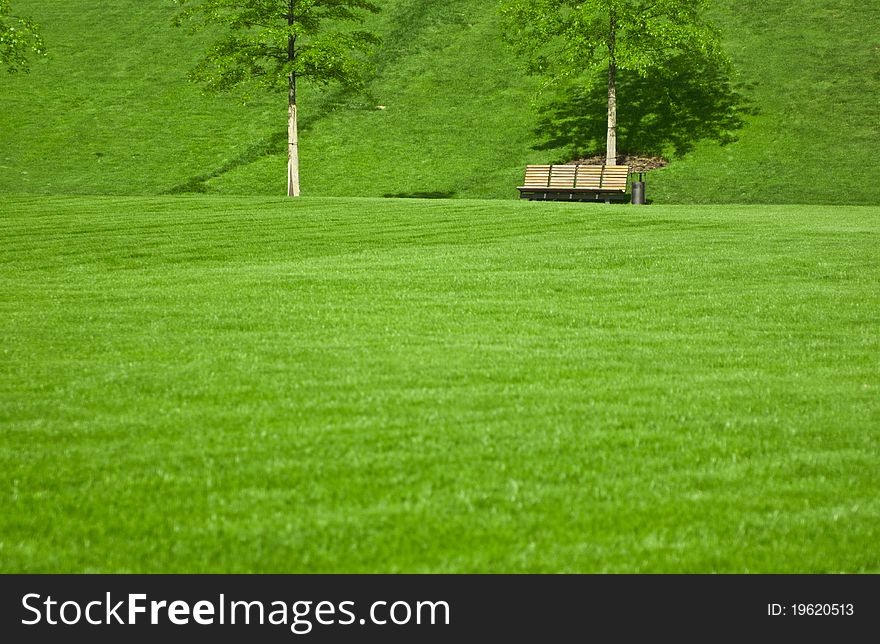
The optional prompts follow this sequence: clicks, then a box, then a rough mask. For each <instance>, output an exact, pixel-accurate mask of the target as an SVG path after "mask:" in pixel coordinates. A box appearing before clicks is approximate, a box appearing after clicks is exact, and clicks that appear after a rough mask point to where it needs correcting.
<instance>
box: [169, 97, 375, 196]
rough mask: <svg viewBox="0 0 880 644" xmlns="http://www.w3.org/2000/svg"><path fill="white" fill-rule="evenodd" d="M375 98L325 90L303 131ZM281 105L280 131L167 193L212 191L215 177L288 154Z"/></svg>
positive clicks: (281, 105)
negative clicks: (263, 158) (266, 158)
mask: <svg viewBox="0 0 880 644" xmlns="http://www.w3.org/2000/svg"><path fill="white" fill-rule="evenodd" d="M375 103H376V100H375V98H374V97H373V96H372V95H371V94H370V93H369V92H367V91H358V90H350V89H346V88H335V89H334V90H331V91H329V92H325V93H324V94H323V95H322V96H321V98H320V100H318V101H316V102H315V105H314V106H312V110H311V112H309V113H308V114H306V115H305V116H300V119H299V123H298V124H297V125H298V130H299V134H300V135H303V134H308V133H309V132H311V130H312V129H313V128H314V127H315V125H317V123H318V122H319V121H321V119H323V118H325V117H326V116H329V115H330V114H333V113H334V112H338V111H341V110H346V109H347V110H365V109H375V107H374V106H375ZM278 105H279V108H278V115H279V116H278V119H279V121H278V122H279V124H280V125H281V126H282V127H281V129H279V130H278V131H276V132H274V133H272V134H270V135H269V136H267V137H265V138H263V139H262V140H260V141H257V142H256V143H254V144H252V145H250V146H248V147H247V148H245V149H244V151H242V153H241V154H239V155H238V156H237V157H235V158H233V159H229V160H228V161H226V162H225V163H223V164H221V165H219V166H217V167H216V168H214V169H213V170H208V171H207V172H203V173H201V174H198V175H194V176H192V177H189V178H187V179H185V180H183V181H181V182H180V183H178V184H176V185H174V186H172V187H171V188H169V189H168V190H167V194H173V195H174V194H186V193H205V192H208V186H207V183H208V181H210V180H211V179H216V178H217V177H219V176H222V175H224V174H226V173H227V172H231V171H232V170H235V169H236V168H240V167H242V166H246V165H249V164H251V163H254V162H255V161H258V160H259V159H260V158H262V157H265V156H283V157H284V158H285V159H286V158H287V106H286V102H284V101H283V100H281V101H280V102H279V103H278Z"/></svg>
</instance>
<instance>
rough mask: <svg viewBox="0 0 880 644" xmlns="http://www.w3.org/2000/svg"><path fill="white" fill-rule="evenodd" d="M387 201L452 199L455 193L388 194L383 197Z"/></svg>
mask: <svg viewBox="0 0 880 644" xmlns="http://www.w3.org/2000/svg"><path fill="white" fill-rule="evenodd" d="M382 196H383V197H385V198H386V199H452V198H453V197H454V196H455V192H454V191H451V192H441V191H435V192H398V193H396V194H391V193H387V194H384V195H382Z"/></svg>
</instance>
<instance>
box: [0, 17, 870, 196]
mask: <svg viewBox="0 0 880 644" xmlns="http://www.w3.org/2000/svg"><path fill="white" fill-rule="evenodd" d="M15 4H16V10H17V11H18V12H19V13H22V14H28V15H32V16H33V17H34V18H35V19H37V20H38V21H40V22H41V23H42V25H43V28H44V32H45V38H46V42H47V45H48V47H49V51H50V57H49V59H48V60H47V61H40V62H37V63H35V64H34V66H33V71H32V73H31V74H29V75H26V76H8V75H7V76H6V77H5V78H4V79H3V90H2V93H0V192H17V193H22V192H27V193H35V194H117V195H125V194H140V195H158V194H167V193H179V192H210V193H221V194H246V195H254V194H256V195H281V194H283V192H284V190H285V187H286V178H285V177H286V171H285V163H286V156H285V155H286V138H285V137H286V97H285V96H283V95H278V96H260V97H257V98H256V100H255V101H254V102H253V103H251V104H250V105H248V106H243V105H241V104H239V103H238V102H237V100H236V99H235V98H233V97H215V98H206V97H204V96H202V95H200V93H199V88H198V87H196V86H193V85H191V84H188V83H187V81H186V80H185V77H186V73H187V71H188V70H189V69H191V68H192V66H193V65H194V64H195V62H196V60H197V58H198V56H199V53H200V52H201V51H202V50H203V49H204V48H205V47H206V46H207V44H208V40H206V36H205V35H200V36H197V37H190V36H189V35H187V32H186V31H185V30H183V29H174V28H172V27H171V26H170V21H171V18H172V16H173V15H174V12H175V7H174V5H173V3H172V2H171V1H170V0H165V1H158V2H140V1H138V0H117V1H116V2H113V3H103V4H96V3H94V2H86V1H85V0H70V1H68V2H59V1H57V0H56V1H52V2H46V1H45V0H16V3H15ZM381 5H382V7H383V12H382V14H381V15H379V16H378V17H376V18H375V19H371V22H370V24H369V25H368V26H369V27H370V28H372V29H375V30H376V31H377V32H378V33H379V34H380V35H382V37H383V38H384V41H385V44H384V46H383V47H382V48H381V49H379V50H378V51H377V52H376V54H375V56H374V58H373V63H374V64H375V67H376V73H375V75H374V76H373V77H371V78H369V79H368V80H367V91H366V92H365V93H364V94H362V95H358V96H352V95H346V94H344V93H341V92H339V91H338V90H334V89H332V88H331V89H330V90H329V91H327V92H318V91H316V90H315V89H314V88H310V87H308V86H304V87H303V88H302V92H301V97H300V98H301V100H300V114H301V118H302V123H301V135H302V136H301V144H300V154H301V162H302V181H303V193H304V194H305V195H309V196H356V197H383V196H400V197H402V196H426V197H427V196H433V197H463V198H496V199H515V198H516V195H517V193H516V191H515V187H516V186H517V185H518V184H519V182H520V181H522V176H523V169H524V167H525V165H526V164H527V163H548V162H561V161H567V160H570V159H572V158H575V157H579V156H588V155H590V154H592V153H597V152H602V151H603V150H604V126H605V113H606V108H605V106H604V103H603V102H604V100H605V97H604V96H603V90H602V83H601V80H600V81H599V83H598V85H597V87H598V89H597V90H596V91H593V92H591V93H588V94H586V95H584V93H583V92H584V90H583V87H579V86H577V84H575V86H573V87H568V88H560V89H559V90H554V91H548V92H546V93H544V94H542V95H541V96H540V97H537V94H536V93H537V91H538V89H539V86H540V81H539V79H536V78H530V77H527V76H525V75H524V74H523V63H522V61H521V60H518V59H517V58H515V57H514V55H513V54H512V52H511V51H509V50H508V49H507V48H505V46H504V45H503V44H502V43H501V40H500V34H499V28H498V16H497V12H496V6H495V3H494V2H486V1H485V0H443V1H442V2H441V1H438V0H384V1H383V2H382V3H381ZM832 5H833V6H832ZM714 7H715V9H714V14H713V15H714V16H715V19H716V21H717V23H718V25H719V26H720V28H721V30H722V33H723V34H724V43H725V47H726V49H727V51H728V52H729V53H730V55H731V57H732V59H733V61H734V63H735V66H736V69H737V74H736V75H734V76H733V77H731V78H728V79H719V78H716V77H715V76H713V75H712V74H711V73H707V72H706V71H705V70H701V69H699V68H691V67H689V66H688V65H683V66H682V67H681V68H679V69H677V70H674V71H675V73H674V74H672V75H671V76H668V77H667V76H664V77H658V76H657V75H656V74H655V75H652V77H650V78H648V79H638V78H634V77H632V75H627V74H625V73H622V74H621V75H620V79H619V80H620V88H619V102H620V115H619V116H620V132H619V137H620V149H621V151H636V152H649V153H663V154H666V155H668V156H671V157H672V159H673V163H672V165H670V166H669V167H668V168H667V169H665V170H662V171H656V172H652V173H650V175H649V178H648V197H649V198H652V199H654V200H655V201H656V202H657V203H813V204H817V203H819V204H868V205H876V204H878V203H880V196H878V192H877V190H876V189H875V187H874V182H873V178H872V175H871V169H873V168H874V167H875V166H876V159H875V157H876V149H877V145H878V142H880V107H878V102H877V99H876V97H877V96H878V95H880V75H878V73H877V64H876V63H877V54H878V51H880V40H878V36H877V34H878V33H880V30H878V29H877V25H878V24H880V5H878V4H877V3H870V2H869V3H866V2H863V1H862V0H837V1H836V2H833V3H831V2H828V0H761V1H760V2H758V0H736V1H734V0H716V2H715V3H714ZM722 81H723V82H722ZM582 82H586V81H582ZM723 142H727V143H726V144H722V143H723ZM634 148H635V149H634Z"/></svg>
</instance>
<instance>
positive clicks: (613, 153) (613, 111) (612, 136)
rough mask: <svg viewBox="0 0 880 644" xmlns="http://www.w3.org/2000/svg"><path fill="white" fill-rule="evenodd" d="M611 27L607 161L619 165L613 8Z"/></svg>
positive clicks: (615, 17) (615, 25)
mask: <svg viewBox="0 0 880 644" xmlns="http://www.w3.org/2000/svg"><path fill="white" fill-rule="evenodd" d="M610 27H611V29H610V31H609V32H608V140H607V143H606V147H605V163H606V164H607V165H617V58H616V53H615V46H616V44H617V43H616V40H617V33H616V32H617V14H616V13H615V12H614V9H612V10H611V25H610Z"/></svg>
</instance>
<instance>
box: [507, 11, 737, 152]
mask: <svg viewBox="0 0 880 644" xmlns="http://www.w3.org/2000/svg"><path fill="white" fill-rule="evenodd" d="M707 7H708V0H501V5H500V10H501V14H502V29H503V35H504V39H505V40H506V42H507V43H508V44H510V45H511V46H513V48H514V49H515V50H516V51H518V52H519V53H520V54H521V55H523V56H524V57H525V58H526V60H527V66H528V71H530V72H531V73H535V74H540V75H542V76H545V77H546V78H547V79H548V84H552V83H554V82H556V81H559V80H561V79H563V78H576V77H582V76H585V77H586V78H587V81H586V82H587V84H592V83H593V82H595V79H596V72H599V71H602V70H607V73H608V136H607V146H606V154H607V162H608V163H611V164H613V163H615V159H616V152H617V150H616V145H617V143H616V141H617V139H616V136H617V134H616V130H617V71H618V70H628V71H631V72H635V73H637V74H638V75H640V76H643V77H644V76H646V75H647V74H648V73H649V71H650V70H652V69H662V68H663V67H664V65H665V64H667V63H668V62H669V61H671V60H674V59H675V58H676V57H677V56H682V55H684V56H688V57H692V58H695V59H697V58H698V59H700V60H703V61H707V62H709V63H711V64H712V65H715V66H727V65H729V62H728V60H727V57H726V55H725V54H724V52H723V51H722V49H721V44H720V36H719V33H718V30H717V29H716V28H715V27H714V25H713V24H712V23H711V22H710V21H709V20H708V19H707V18H706V15H705V14H706V9H707Z"/></svg>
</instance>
